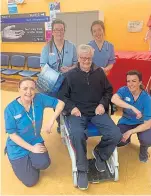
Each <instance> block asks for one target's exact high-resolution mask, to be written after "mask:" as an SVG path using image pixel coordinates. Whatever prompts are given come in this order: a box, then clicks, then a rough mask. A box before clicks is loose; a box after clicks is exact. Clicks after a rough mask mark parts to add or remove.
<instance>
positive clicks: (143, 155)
mask: <svg viewBox="0 0 151 196" xmlns="http://www.w3.org/2000/svg"><path fill="white" fill-rule="evenodd" d="M147 150H148V147H147V146H142V145H140V151H139V160H140V161H141V162H144V163H146V162H147V161H148V158H149V153H148V151H147Z"/></svg>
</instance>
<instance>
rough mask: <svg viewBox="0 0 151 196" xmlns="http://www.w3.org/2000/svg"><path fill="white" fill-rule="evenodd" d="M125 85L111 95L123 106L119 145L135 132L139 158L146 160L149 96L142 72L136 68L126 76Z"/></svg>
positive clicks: (149, 136) (150, 122)
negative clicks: (121, 135)
mask: <svg viewBox="0 0 151 196" xmlns="http://www.w3.org/2000/svg"><path fill="white" fill-rule="evenodd" d="M126 80H127V86H124V87H121V88H120V89H119V90H118V91H117V93H116V94H114V95H113V97H112V100H111V101H112V102H113V103H114V104H116V105H117V106H119V107H122V108H123V115H122V117H121V118H120V119H119V121H118V127H119V128H120V130H121V132H122V133H123V139H122V142H121V143H120V144H119V146H123V145H126V144H128V143H129V142H130V137H131V135H132V134H135V133H137V136H138V139H139V142H140V152H139V159H140V161H142V162H147V160H148V158H149V154H148V147H150V146H151V97H150V95H149V94H148V93H147V92H146V91H145V90H144V89H143V85H142V74H141V73H140V72H138V71H136V70H132V71H129V72H128V73H127V76H126Z"/></svg>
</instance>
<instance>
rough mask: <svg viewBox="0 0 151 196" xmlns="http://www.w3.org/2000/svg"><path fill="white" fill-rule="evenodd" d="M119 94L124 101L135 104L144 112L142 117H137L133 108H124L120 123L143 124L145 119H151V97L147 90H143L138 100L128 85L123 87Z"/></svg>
mask: <svg viewBox="0 0 151 196" xmlns="http://www.w3.org/2000/svg"><path fill="white" fill-rule="evenodd" d="M117 94H118V95H119V96H120V98H121V99H122V100H123V101H125V102H126V103H128V104H130V105H132V106H134V107H135V108H137V109H138V110H139V111H140V112H141V113H142V118H140V119H137V118H136V114H135V113H134V112H133V111H132V110H131V109H123V116H122V118H120V120H119V122H118V124H125V125H136V124H143V123H144V121H147V120H149V119H151V97H150V95H149V94H148V93H147V92H146V91H144V90H143V91H142V92H141V93H140V95H139V97H138V98H137V100H136V101H135V100H134V97H133V95H132V93H131V92H130V90H129V89H128V87H127V86H124V87H121V88H120V89H119V90H118V91H117Z"/></svg>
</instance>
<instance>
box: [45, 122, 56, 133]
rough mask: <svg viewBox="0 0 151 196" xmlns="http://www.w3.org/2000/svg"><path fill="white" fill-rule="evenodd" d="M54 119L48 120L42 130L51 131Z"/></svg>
mask: <svg viewBox="0 0 151 196" xmlns="http://www.w3.org/2000/svg"><path fill="white" fill-rule="evenodd" d="M53 124H54V121H52V120H51V121H50V122H49V123H48V124H47V125H46V126H45V127H44V131H46V132H47V133H52V131H51V129H52V127H53Z"/></svg>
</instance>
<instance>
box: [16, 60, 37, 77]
mask: <svg viewBox="0 0 151 196" xmlns="http://www.w3.org/2000/svg"><path fill="white" fill-rule="evenodd" d="M27 67H28V69H29V68H32V69H40V57H39V56H29V57H28V59H27ZM37 74H39V71H32V70H23V71H21V72H19V75H21V76H23V77H32V76H37Z"/></svg>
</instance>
